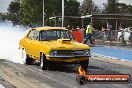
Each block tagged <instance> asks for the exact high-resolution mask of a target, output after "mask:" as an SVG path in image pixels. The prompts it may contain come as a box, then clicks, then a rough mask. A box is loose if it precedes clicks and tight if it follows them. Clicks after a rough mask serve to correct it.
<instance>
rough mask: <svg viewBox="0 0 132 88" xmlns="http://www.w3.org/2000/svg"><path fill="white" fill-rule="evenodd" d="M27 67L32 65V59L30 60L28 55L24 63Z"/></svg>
mask: <svg viewBox="0 0 132 88" xmlns="http://www.w3.org/2000/svg"><path fill="white" fill-rule="evenodd" d="M25 64H27V65H32V64H33V59H32V58H30V57H29V56H28V55H27V58H26V63H25Z"/></svg>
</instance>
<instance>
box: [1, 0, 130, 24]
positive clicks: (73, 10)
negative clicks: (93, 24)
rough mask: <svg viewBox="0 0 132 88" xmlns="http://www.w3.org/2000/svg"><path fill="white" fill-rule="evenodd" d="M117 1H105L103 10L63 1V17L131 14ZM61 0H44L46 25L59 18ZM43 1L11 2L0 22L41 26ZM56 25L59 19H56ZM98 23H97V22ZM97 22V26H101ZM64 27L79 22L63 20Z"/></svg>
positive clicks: (89, 2)
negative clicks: (54, 17)
mask: <svg viewBox="0 0 132 88" xmlns="http://www.w3.org/2000/svg"><path fill="white" fill-rule="evenodd" d="M118 1H119V0H107V3H104V4H103V5H104V6H103V9H101V8H100V7H98V6H97V5H96V4H95V3H94V2H93V1H92V0H84V1H83V3H81V4H80V3H79V2H78V1H77V0H64V3H65V6H64V8H65V16H83V15H87V14H99V13H101V14H127V15H131V14H132V5H126V4H125V3H119V2H118ZM61 3H62V0H44V8H45V9H44V12H45V13H44V17H45V23H46V25H50V24H54V20H49V18H50V17H52V16H61ZM42 18H43V0H13V1H12V2H11V3H10V4H9V7H8V9H7V13H0V20H10V21H12V22H13V24H22V25H40V26H41V25H42ZM57 20H58V23H59V20H60V23H61V19H57ZM97 22H98V21H97ZM103 22H104V21H99V22H98V23H100V24H97V26H100V25H101V24H103ZM64 24H65V26H66V25H68V24H72V25H79V24H81V22H80V20H75V19H65V23H64Z"/></svg>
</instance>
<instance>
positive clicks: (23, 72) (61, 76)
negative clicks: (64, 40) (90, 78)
mask: <svg viewBox="0 0 132 88" xmlns="http://www.w3.org/2000/svg"><path fill="white" fill-rule="evenodd" d="M77 73H78V72H77V71H76V69H75V66H58V67H54V68H52V69H49V70H45V71H42V70H41V69H40V67H39V66H37V65H28V66H27V65H20V64H16V63H12V62H9V61H5V60H0V76H2V77H3V78H4V79H5V80H7V81H8V82H9V83H11V84H13V85H14V86H16V87H18V88H132V83H130V84H85V85H83V86H81V85H79V84H77V82H76V75H77ZM87 73H88V74H130V75H131V76H132V67H127V66H123V65H118V64H114V63H110V62H104V61H100V60H97V59H92V58H91V60H90V65H89V68H88V71H87ZM14 80H15V81H14ZM7 88H8V87H7Z"/></svg>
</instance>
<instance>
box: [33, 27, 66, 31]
mask: <svg viewBox="0 0 132 88" xmlns="http://www.w3.org/2000/svg"><path fill="white" fill-rule="evenodd" d="M32 29H35V30H38V31H41V30H68V29H66V28H65V27H47V26H46V27H36V28H32Z"/></svg>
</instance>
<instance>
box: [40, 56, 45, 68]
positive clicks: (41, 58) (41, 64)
mask: <svg viewBox="0 0 132 88" xmlns="http://www.w3.org/2000/svg"><path fill="white" fill-rule="evenodd" d="M43 62H44V60H43V54H41V56H40V66H41V68H43V65H44V63H43Z"/></svg>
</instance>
